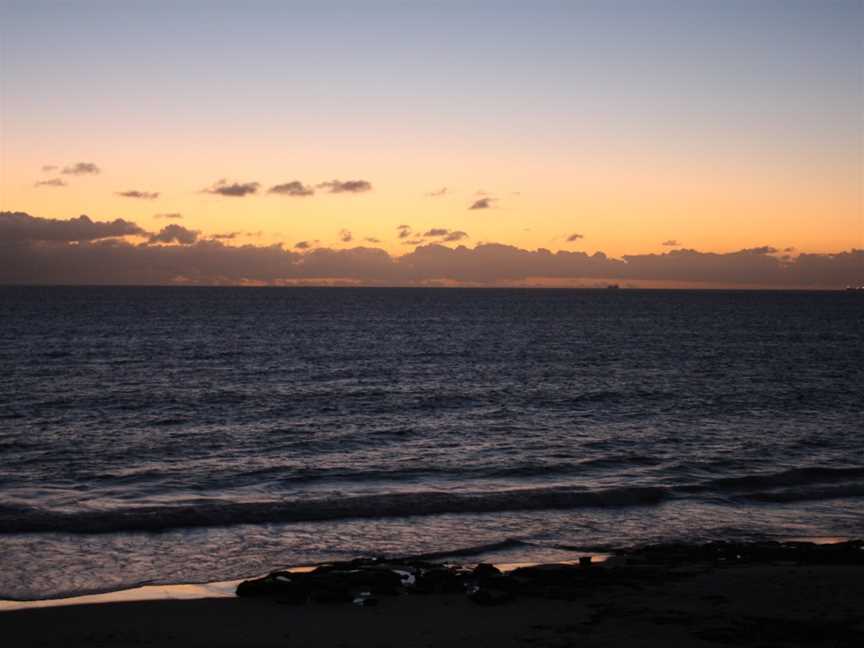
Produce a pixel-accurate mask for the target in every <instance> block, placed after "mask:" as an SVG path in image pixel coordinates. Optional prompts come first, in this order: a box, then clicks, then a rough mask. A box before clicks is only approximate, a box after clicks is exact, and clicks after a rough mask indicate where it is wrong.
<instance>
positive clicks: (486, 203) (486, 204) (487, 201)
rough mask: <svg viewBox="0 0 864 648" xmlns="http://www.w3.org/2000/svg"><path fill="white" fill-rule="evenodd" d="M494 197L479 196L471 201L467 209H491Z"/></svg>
mask: <svg viewBox="0 0 864 648" xmlns="http://www.w3.org/2000/svg"><path fill="white" fill-rule="evenodd" d="M494 200H495V199H494V198H480V199H479V200H475V201H474V202H473V203H471V206H470V207H469V208H468V209H491V208H492V202H493V201H494Z"/></svg>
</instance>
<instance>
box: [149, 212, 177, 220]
mask: <svg viewBox="0 0 864 648" xmlns="http://www.w3.org/2000/svg"><path fill="white" fill-rule="evenodd" d="M153 218H170V219H174V220H179V219H181V218H183V214H180V213H178V212H169V213H167V214H153Z"/></svg>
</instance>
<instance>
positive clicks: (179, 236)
mask: <svg viewBox="0 0 864 648" xmlns="http://www.w3.org/2000/svg"><path fill="white" fill-rule="evenodd" d="M198 234H199V232H197V231H195V230H190V229H186V228H185V227H183V226H182V225H176V224H175V223H171V225H166V226H165V227H163V228H162V229H161V230H159V232H158V233H156V234H151V235H150V238H149V239H148V243H179V244H180V245H192V244H193V243H194V242H195V241H197V240H198ZM213 238H220V237H219V235H216V236H214V237H213ZM230 238H233V237H230Z"/></svg>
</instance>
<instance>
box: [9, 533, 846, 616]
mask: <svg viewBox="0 0 864 648" xmlns="http://www.w3.org/2000/svg"><path fill="white" fill-rule="evenodd" d="M853 541H854V540H853V539H852V538H850V537H847V536H829V535H826V536H805V537H800V536H798V537H792V536H790V537H787V538H784V539H782V540H779V541H765V542H779V543H802V544H812V545H817V546H818V545H831V544H841V543H846V542H853ZM651 546H653V545H646V546H645V548H650V547H651ZM689 546H693V547H695V546H697V545H695V544H693V545H689ZM640 549H642V547H632V548H628V549H623V550H620V551H617V552H616V551H610V552H590V551H578V550H573V552H572V554H573V558H572V559H569V560H559V561H555V564H561V565H575V564H577V563H578V561H579V559H580V558H582V557H585V556H590V557H591V559H592V562H593V563H594V564H600V563H604V562H606V561H607V560H610V559H611V560H612V561H613V562H614V561H615V560H616V559H620V557H621V556H622V555H626V554H627V553H628V552H633V551H638V550H640ZM459 553H460V550H454V551H453V552H452V553H448V552H436V553H435V554H425V555H421V556H417V557H411V556H409V557H405V558H398V559H395V560H397V561H405V560H407V561H411V560H422V559H427V558H430V559H435V560H437V561H439V562H442V563H444V564H457V563H456V561H455V560H444V559H445V558H458V557H459ZM329 564H333V563H332V562H323V563H316V564H309V565H295V566H288V567H284V568H281V569H280V570H277V571H284V572H292V573H304V572H309V571H312V570H315V569H317V568H320V567H322V566H325V565H329ZM458 564H459V565H460V566H462V567H468V568H473V567H474V566H476V565H477V564H478V563H477V562H470V561H468V562H460V563H458ZM492 564H493V565H494V566H495V567H496V568H497V569H499V570H500V571H502V572H505V573H506V572H510V571H512V570H514V569H518V568H520V567H531V566H537V565H541V564H544V563H541V562H537V561H519V560H512V561H507V562H498V561H496V562H493V563H492ZM265 577H266V574H257V575H252V576H245V577H243V578H234V579H228V580H218V581H206V582H200V583H190V582H184V583H155V584H154V583H145V584H139V585H134V586H131V587H124V588H121V589H116V590H107V591H96V592H86V593H82V594H73V595H70V596H60V597H50V598H44V599H20V600H19V599H2V598H0V614H2V613H4V612H12V611H20V610H29V609H44V608H53V607H66V606H76V605H104V604H111V603H135V602H143V601H175V600H200V599H214V598H227V599H231V598H236V597H237V595H236V589H237V586H238V585H239V584H240V583H241V582H243V581H247V580H254V579H260V578H265Z"/></svg>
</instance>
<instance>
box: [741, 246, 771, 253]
mask: <svg viewBox="0 0 864 648" xmlns="http://www.w3.org/2000/svg"><path fill="white" fill-rule="evenodd" d="M779 251H780V250H778V249H777V248H775V247H771V246H770V245H762V246H760V247H754V248H745V249H743V250H741V252H740V253H739V254H756V255H762V254H777V252H779Z"/></svg>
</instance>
